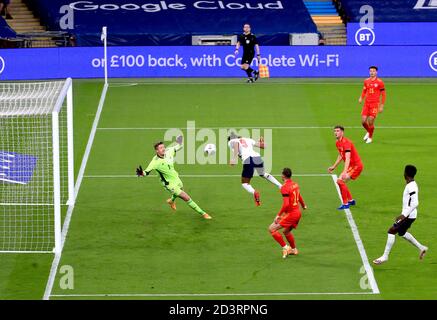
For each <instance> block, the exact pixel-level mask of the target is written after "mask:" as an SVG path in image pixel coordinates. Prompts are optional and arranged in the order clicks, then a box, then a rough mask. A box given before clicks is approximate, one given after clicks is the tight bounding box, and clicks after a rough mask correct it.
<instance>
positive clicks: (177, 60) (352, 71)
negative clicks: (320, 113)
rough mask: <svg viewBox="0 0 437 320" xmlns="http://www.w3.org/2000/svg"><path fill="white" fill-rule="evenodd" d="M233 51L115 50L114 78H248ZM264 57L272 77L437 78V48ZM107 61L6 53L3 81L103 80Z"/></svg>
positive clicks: (268, 53)
mask: <svg viewBox="0 0 437 320" xmlns="http://www.w3.org/2000/svg"><path fill="white" fill-rule="evenodd" d="M233 49H234V48H233V47H229V46H223V47H222V46H214V47H213V46H190V47H111V48H109V50H108V56H109V57H108V63H109V76H110V77H113V78H129V77H140V78H142V77H147V78H159V77H243V76H244V73H243V72H242V71H241V70H240V68H239V62H240V61H241V60H240V59H241V55H240V56H239V57H237V58H236V57H235V56H234V55H233ZM261 53H262V61H261V62H262V63H263V64H267V65H268V66H269V67H270V76H271V77H366V76H367V74H368V67H369V66H370V65H377V66H378V67H379V68H380V75H381V76H382V77H437V46H398V47H392V46H367V47H359V46H350V47H346V46H330V47H324V46H287V47H277V46H272V47H261ZM102 57H103V50H102V48H97V47H88V48H80V47H78V48H47V49H37V48H35V49H6V50H0V80H18V79H53V78H66V77H72V78H101V77H103V67H102V66H103V61H102V60H103V59H102ZM253 64H254V65H256V60H255V62H254V63H253Z"/></svg>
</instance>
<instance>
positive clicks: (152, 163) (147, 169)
mask: <svg viewBox="0 0 437 320" xmlns="http://www.w3.org/2000/svg"><path fill="white" fill-rule="evenodd" d="M154 169H155V160H152V161H150V163H149V165H148V166H147V168H146V170H144V172H145V173H146V175H149V174H150V172H151V171H152V170H154Z"/></svg>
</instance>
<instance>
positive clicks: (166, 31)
mask: <svg viewBox="0 0 437 320" xmlns="http://www.w3.org/2000/svg"><path fill="white" fill-rule="evenodd" d="M108 3H110V2H108V1H107V0H94V1H90V2H89V3H88V2H87V3H86V4H84V3H83V2H80V3H79V4H77V6H84V8H81V9H85V10H80V11H79V10H76V11H75V15H74V21H75V28H74V33H75V35H76V39H77V45H79V46H97V45H101V41H100V32H101V28H102V26H108V30H110V31H111V37H109V38H108V42H109V44H110V45H191V44H192V36H194V35H229V34H231V35H232V34H238V33H240V32H242V24H243V23H244V22H249V23H250V24H251V25H252V30H253V32H254V33H255V34H256V35H257V36H258V39H259V41H260V43H262V44H263V45H289V41H290V39H289V35H290V34H291V33H317V27H316V25H315V23H314V22H313V20H312V19H311V16H310V14H309V12H308V9H307V7H306V6H305V4H304V1H302V0H295V1H286V2H285V1H283V0H282V1H273V0H272V1H268V2H266V3H264V4H263V3H261V2H260V4H258V5H261V6H263V5H264V6H269V7H265V8H264V7H263V8H257V10H253V8H251V10H247V8H246V6H252V7H253V6H255V4H254V3H251V2H244V1H243V2H241V3H240V2H238V3H233V2H231V3H228V2H226V1H208V2H207V1H204V2H201V4H200V5H201V6H208V8H207V10H206V9H205V8H195V6H194V3H195V2H186V3H184V6H185V7H184V8H183V9H180V10H172V9H171V8H168V7H167V8H165V9H163V8H162V6H163V3H167V2H165V1H161V2H156V3H154V4H152V3H149V4H148V5H146V6H145V7H144V6H139V5H135V4H132V3H131V4H124V5H123V6H129V8H123V7H122V5H120V4H119V5H115V4H108ZM64 4H65V1H63V0H34V1H32V2H29V5H30V6H31V8H32V10H33V11H34V12H35V13H36V14H37V15H38V16H39V17H40V18H41V22H42V24H44V25H45V26H46V27H47V29H48V30H50V31H58V30H60V20H61V17H62V16H63V15H64V14H65V13H64V14H61V13H59V11H60V10H59V8H60V7H61V6H62V5H64ZM102 5H103V6H102ZM229 5H231V6H233V8H227V7H226V6H229ZM108 6H112V7H111V9H108ZM211 7H214V8H211ZM272 7H273V8H272ZM310 7H311V10H314V12H315V13H317V14H321V15H328V14H335V9H334V8H333V7H332V5H331V7H326V5H322V4H321V5H317V4H316V3H315V2H314V3H313V2H312V4H311V6H310ZM87 9H89V10H87ZM152 11H153V12H152ZM212 21H214V23H211V22H212ZM266 21H269V23H266ZM138 26H141V28H139V27H138Z"/></svg>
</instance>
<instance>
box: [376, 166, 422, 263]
mask: <svg viewBox="0 0 437 320" xmlns="http://www.w3.org/2000/svg"><path fill="white" fill-rule="evenodd" d="M416 172H417V169H416V167H415V166H413V165H407V166H406V167H405V171H404V177H405V181H406V183H407V185H406V186H405V190H404V196H403V199H402V214H401V215H400V216H399V217H397V218H396V220H395V223H394V224H393V226H392V227H391V228H390V229H389V230H388V238H387V244H386V246H385V250H384V254H383V255H382V256H381V257H379V258H378V259H375V260H373V263H374V264H382V263H384V262H386V261H387V260H388V256H389V254H390V251H391V248H392V247H393V244H394V243H395V237H396V234H398V235H399V236H401V237H403V238H404V239H405V240H407V241H408V242H410V243H411V244H412V245H414V246H415V247H416V248H417V249H419V252H420V254H419V259H420V260H422V259H423V257H424V256H425V254H426V252H427V250H428V247H426V246H424V245H422V244H420V243H419V241H417V240H416V239H415V238H414V237H413V235H412V234H411V233H409V232H407V230H408V229H409V228H410V227H411V225H412V224H413V222H414V221H415V220H416V218H417V207H418V206H419V188H418V186H417V183H416V181H414V176H415V175H416Z"/></svg>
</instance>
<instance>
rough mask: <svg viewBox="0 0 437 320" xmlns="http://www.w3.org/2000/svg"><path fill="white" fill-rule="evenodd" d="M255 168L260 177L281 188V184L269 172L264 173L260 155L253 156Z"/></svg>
mask: <svg viewBox="0 0 437 320" xmlns="http://www.w3.org/2000/svg"><path fill="white" fill-rule="evenodd" d="M253 161H254V165H255V170H256V172H257V173H258V175H259V176H260V177H261V178H264V179H266V180H267V181H269V182H271V183H273V184H274V185H275V186H277V187H278V188H279V189H281V187H282V185H281V183H280V182H279V181H278V180H276V178H275V177H274V176H272V175H271V174H270V173H266V172H265V170H264V161H263V159H262V158H261V157H255V158H253Z"/></svg>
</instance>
